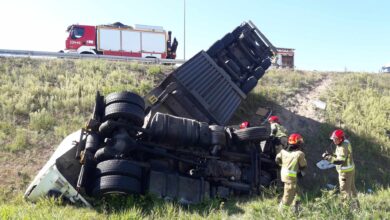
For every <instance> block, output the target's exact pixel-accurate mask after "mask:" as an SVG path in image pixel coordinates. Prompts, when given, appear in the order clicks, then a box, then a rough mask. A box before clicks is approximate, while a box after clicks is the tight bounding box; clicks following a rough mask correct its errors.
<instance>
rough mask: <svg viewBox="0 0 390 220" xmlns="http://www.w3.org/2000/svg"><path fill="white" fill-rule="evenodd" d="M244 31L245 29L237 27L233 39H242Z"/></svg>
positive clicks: (233, 32)
mask: <svg viewBox="0 0 390 220" xmlns="http://www.w3.org/2000/svg"><path fill="white" fill-rule="evenodd" d="M242 30H243V29H242V27H241V26H238V27H236V28H235V29H234V30H233V31H232V35H233V37H234V38H236V39H238V38H240V36H241V33H242Z"/></svg>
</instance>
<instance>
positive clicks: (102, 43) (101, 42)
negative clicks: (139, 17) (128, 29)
mask: <svg viewBox="0 0 390 220" xmlns="http://www.w3.org/2000/svg"><path fill="white" fill-rule="evenodd" d="M120 39H121V32H120V31H119V30H116V29H103V28H100V29H99V31H98V48H99V50H111V51H119V50H120V49H121V41H120Z"/></svg>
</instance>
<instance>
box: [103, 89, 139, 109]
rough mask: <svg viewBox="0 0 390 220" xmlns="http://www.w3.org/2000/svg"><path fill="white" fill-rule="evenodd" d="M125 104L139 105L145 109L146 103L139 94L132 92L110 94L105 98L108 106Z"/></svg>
mask: <svg viewBox="0 0 390 220" xmlns="http://www.w3.org/2000/svg"><path fill="white" fill-rule="evenodd" d="M118 102H125V103H130V104H134V105H138V106H139V107H140V108H142V109H145V101H144V99H143V98H141V97H140V96H139V95H138V94H135V93H132V92H127V91H125V92H115V93H110V94H108V95H107V96H106V98H105V103H106V106H107V105H110V104H112V103H118Z"/></svg>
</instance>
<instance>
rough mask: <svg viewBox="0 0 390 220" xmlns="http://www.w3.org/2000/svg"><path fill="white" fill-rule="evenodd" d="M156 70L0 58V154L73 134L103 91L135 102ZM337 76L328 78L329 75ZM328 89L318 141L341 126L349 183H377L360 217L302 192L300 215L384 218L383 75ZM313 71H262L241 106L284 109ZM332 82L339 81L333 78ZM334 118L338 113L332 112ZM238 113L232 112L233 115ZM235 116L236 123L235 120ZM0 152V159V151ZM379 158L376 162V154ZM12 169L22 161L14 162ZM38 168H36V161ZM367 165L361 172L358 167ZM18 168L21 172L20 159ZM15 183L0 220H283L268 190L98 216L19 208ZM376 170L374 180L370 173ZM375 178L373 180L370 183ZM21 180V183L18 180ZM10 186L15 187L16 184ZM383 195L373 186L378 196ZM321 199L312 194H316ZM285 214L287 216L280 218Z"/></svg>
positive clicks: (49, 206)
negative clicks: (351, 159) (350, 157)
mask: <svg viewBox="0 0 390 220" xmlns="http://www.w3.org/2000/svg"><path fill="white" fill-rule="evenodd" d="M169 71H170V70H169V69H168V70H167V69H166V68H165V67H159V66H143V65H139V64H135V63H118V62H104V61H67V60H50V61H41V60H32V59H1V60H0V107H1V108H0V152H1V153H7V155H11V157H12V155H18V156H20V155H22V154H25V153H28V152H30V150H31V149H34V148H36V149H44V148H53V147H54V146H55V145H56V144H57V143H59V141H60V140H61V139H62V138H63V137H64V136H65V135H67V134H69V133H70V132H72V131H74V130H77V129H78V128H80V127H82V126H83V124H84V123H85V121H86V120H87V118H88V117H89V115H90V113H91V111H92V105H93V102H94V96H95V92H96V90H100V91H102V92H103V94H108V93H110V92H112V91H119V90H131V91H135V92H138V93H140V94H141V95H143V94H145V93H146V92H147V91H149V90H150V89H151V88H153V86H154V85H155V84H156V83H157V82H159V81H160V80H161V78H162V77H163V74H162V72H169ZM333 76H336V75H334V74H332V75H331V77H333ZM337 76H338V80H337V81H336V82H337V83H336V87H332V88H330V90H329V91H332V92H330V93H328V94H324V96H323V100H324V101H329V102H328V103H332V105H329V107H328V108H327V114H326V115H327V116H328V121H327V123H326V124H324V126H323V132H324V135H323V136H327V135H328V133H329V131H330V129H332V127H334V126H335V125H337V126H342V127H344V128H348V132H349V133H350V134H351V137H350V139H351V141H353V143H355V144H354V147H355V148H356V149H357V150H356V151H357V152H359V153H362V154H363V155H364V156H360V157H359V156H358V157H357V159H358V162H357V163H359V164H360V167H362V168H364V167H375V166H376V168H377V169H376V170H375V172H374V173H378V175H374V176H373V175H369V173H370V172H371V171H372V170H364V169H362V171H361V174H358V180H362V179H364V178H365V175H368V177H372V178H370V181H371V182H374V183H376V184H377V185H378V188H377V190H376V189H374V190H376V191H375V193H374V194H360V195H359V199H360V202H361V206H362V207H361V211H360V212H351V211H349V210H343V209H341V208H340V204H339V201H338V199H337V198H336V197H335V196H334V195H333V191H322V192H315V193H313V195H314V194H316V195H317V196H316V197H314V196H311V195H312V194H309V195H308V196H307V198H305V200H304V202H303V208H304V210H303V212H302V213H301V217H302V218H307V219H329V218H342V219H346V218H347V219H350V218H359V219H360V218H363V219H364V218H365V219H367V218H373V219H378V218H390V217H389V216H390V210H389V207H390V202H389V199H388V198H389V196H390V190H389V189H387V188H386V186H387V185H388V184H389V176H388V174H387V172H385V171H387V170H386V167H385V166H386V165H387V164H388V163H389V162H388V160H389V159H388V156H389V149H390V146H389V138H388V137H387V136H386V132H388V130H390V125H389V114H390V113H389V109H390V107H389V105H390V101H389V98H390V94H389V91H390V89H389V85H390V77H389V76H385V75H368V74H355V73H351V74H337ZM321 77H322V76H320V75H319V74H317V73H306V72H285V71H271V72H268V73H267V74H266V75H265V77H264V78H263V79H262V80H261V82H260V84H259V86H258V87H257V88H256V89H255V90H254V92H253V93H252V95H250V96H249V97H248V100H247V101H246V102H245V103H244V104H243V108H244V109H246V108H252V107H257V106H258V105H259V104H261V105H264V103H276V104H279V105H283V104H284V103H285V102H286V100H287V99H288V97H290V96H291V95H293V94H294V93H296V92H297V91H299V90H300V89H301V88H302V87H309V86H310V85H311V84H312V83H313V82H314V81H316V80H318V79H320V78H321ZM340 79H341V80H340ZM336 112H337V114H336ZM238 114H240V113H238ZM238 117H239V116H238ZM0 155H5V154H0ZM378 155H379V156H380V157H379V158H380V160H378V161H375V157H376V156H378ZM13 161H18V160H17V156H15V157H12V158H0V162H1V163H2V164H4V163H11V164H12V162H13ZM18 162H21V161H18ZM44 162H45V161H43V162H42V163H44ZM364 164H366V165H367V166H363V165H364ZM26 166H29V164H28V162H26ZM20 172H21V175H19V176H17V177H14V176H9V177H8V178H11V179H12V178H15V180H17V181H19V183H20V184H19V185H16V186H13V187H10V186H4V185H2V186H1V187H0V219H107V218H110V219H138V218H164V219H167V218H170V219H173V218H174V219H177V218H179V219H188V218H190V219H202V218H211V219H225V218H245V219H254V218H257V219H258V218H261V219H264V218H265V219H269V218H271V219H282V218H285V217H286V216H282V215H280V214H279V213H277V207H276V206H277V204H278V198H277V191H276V190H274V189H270V190H267V192H265V193H264V195H262V196H259V197H256V198H242V199H232V200H229V201H227V202H225V203H220V202H219V201H210V202H207V203H205V204H201V205H197V206H192V207H189V208H187V207H182V206H179V205H176V204H174V203H163V202H162V201H161V200H157V199H150V198H148V197H142V198H128V199H117V200H114V202H113V203H110V205H108V204H107V203H102V204H100V205H98V208H97V211H95V210H89V209H86V208H83V207H74V206H68V205H61V204H58V203H57V202H55V201H52V200H47V199H44V200H42V201H40V202H38V203H37V204H31V203H28V202H25V201H23V199H22V192H23V190H24V189H25V187H26V184H28V183H29V181H30V180H31V178H33V177H34V175H35V173H23V172H26V171H23V170H21V171H20ZM381 172H383V175H382V176H380V175H379V174H380V173H381ZM375 178H376V179H375ZM20 179H22V180H20ZM17 181H15V182H17ZM0 185H1V184H0ZM381 188H382V189H381ZM318 195H320V196H318ZM285 215H287V217H292V216H293V214H292V213H289V212H287V213H286V214H285Z"/></svg>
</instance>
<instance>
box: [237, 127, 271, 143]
mask: <svg viewBox="0 0 390 220" xmlns="http://www.w3.org/2000/svg"><path fill="white" fill-rule="evenodd" d="M270 132H271V131H270V128H269V126H258V127H250V128H244V129H239V130H235V131H233V140H234V141H235V142H236V143H237V144H238V143H240V142H242V141H263V140H266V139H267V138H268V137H269V135H270Z"/></svg>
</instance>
